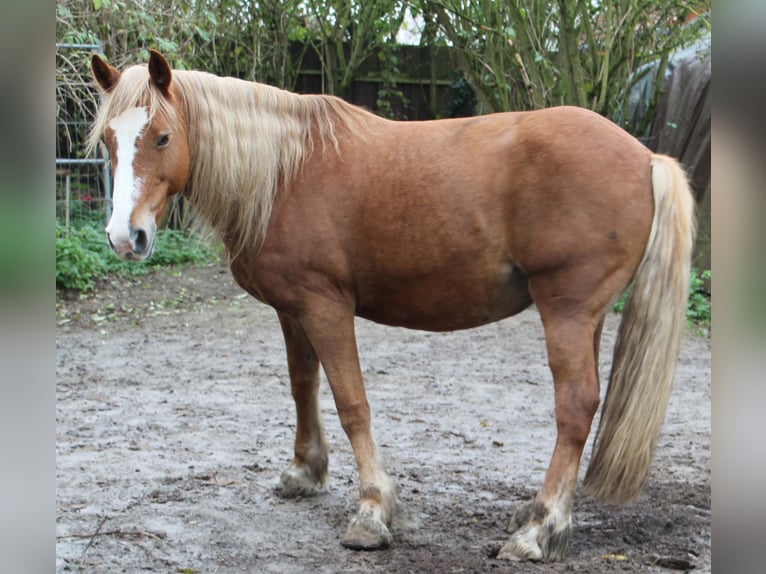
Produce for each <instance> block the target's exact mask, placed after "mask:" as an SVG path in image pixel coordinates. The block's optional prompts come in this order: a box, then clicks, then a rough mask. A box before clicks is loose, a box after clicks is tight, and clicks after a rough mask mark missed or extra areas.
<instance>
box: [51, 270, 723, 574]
mask: <svg viewBox="0 0 766 574" xmlns="http://www.w3.org/2000/svg"><path fill="white" fill-rule="evenodd" d="M618 320H619V316H617V315H614V316H610V317H609V318H608V321H607V325H606V329H605V333H604V337H603V342H602V352H601V357H602V358H601V365H600V367H601V376H602V382H603V381H605V380H606V377H607V375H608V370H609V364H610V360H611V349H612V345H613V342H614V336H615V330H616V326H617V322H618ZM357 335H358V340H359V348H360V355H361V361H362V368H363V371H364V375H365V378H366V384H367V392H368V397H369V400H370V404H371V406H372V410H373V431H374V433H375V436H376V439H377V442H378V444H379V447H380V450H381V452H382V455H383V457H384V459H385V461H386V465H387V468H388V469H389V472H390V473H391V474H392V476H393V477H394V478H395V479H396V480H397V482H398V484H399V487H400V496H401V499H402V501H403V502H404V503H405V504H406V505H407V507H408V509H409V512H410V513H411V515H412V516H414V517H416V518H417V519H418V522H419V526H418V527H417V528H413V529H407V530H401V531H398V532H395V543H394V546H393V547H391V548H390V549H388V550H385V551H379V552H354V551H350V550H346V549H344V548H343V547H341V545H340V543H339V540H340V538H341V536H342V534H343V532H344V531H345V527H346V524H347V521H348V519H349V518H350V516H351V515H352V514H353V512H354V510H355V508H356V501H357V482H356V470H355V465H354V460H353V456H352V453H351V449H350V447H349V445H348V441H347V440H346V437H345V435H344V434H343V432H342V430H341V428H340V424H339V422H338V419H337V416H336V411H335V408H334V405H333V402H332V398H331V396H330V392H329V388H328V386H327V383H326V381H324V382H323V387H322V410H323V413H324V415H325V422H326V427H327V434H328V439H329V440H330V443H331V449H332V450H331V458H330V474H331V479H330V486H329V488H328V489H327V490H326V491H325V492H323V493H321V494H320V495H318V496H315V497H312V498H304V499H297V500H285V499H282V498H279V497H278V496H277V495H276V493H275V491H274V487H275V485H276V484H277V482H278V479H279V474H280V473H281V471H282V470H283V469H284V468H285V467H286V466H287V464H288V462H289V460H290V458H291V456H292V439H293V433H294V428H295V421H294V410H293V405H292V400H291V398H290V391H289V381H288V377H287V368H286V360H285V353H284V348H283V343H282V339H281V331H280V329H279V326H278V322H277V320H276V315H275V313H274V312H273V311H272V310H271V309H270V308H268V307H266V306H264V305H261V304H259V303H257V302H256V301H254V300H252V299H250V298H249V297H247V296H245V295H244V293H243V292H242V291H241V290H240V289H239V288H238V287H237V286H236V285H235V284H234V283H233V281H232V279H231V276H230V275H229V273H228V271H227V270H226V268H225V267H223V266H210V267H203V268H199V267H188V268H179V269H174V270H163V271H159V272H155V273H153V274H151V275H149V276H146V277H142V278H140V279H130V280H113V281H111V282H109V283H108V284H106V285H104V286H102V288H100V289H99V290H98V292H97V293H96V294H95V295H92V296H90V297H88V298H80V297H77V296H69V297H60V299H59V303H58V304H57V328H56V349H57V352H56V361H57V372H56V374H57V407H56V420H57V442H56V457H57V459H56V462H57V520H56V570H57V572H69V571H86V572H109V573H113V572H144V571H152V572H180V573H194V572H221V573H224V572H278V573H294V572H312V573H313V572H327V573H334V572H392V573H399V572H405V573H406V572H439V573H441V572H445V573H446V572H549V571H579V572H615V571H639V572H668V571H671V570H691V569H693V570H694V571H695V572H709V571H710V522H711V517H710V467H711V460H710V458H711V457H710V355H711V352H710V340H709V338H706V337H704V336H700V335H699V334H695V333H692V332H689V333H688V336H687V338H686V340H685V343H684V346H683V351H682V356H681V360H680V365H679V371H678V376H677V381H676V386H675V389H674V392H673V396H672V398H671V403H670V407H669V411H668V415H667V419H666V423H665V427H664V430H663V434H662V436H661V438H660V443H659V447H658V450H657V455H656V458H655V462H654V466H653V470H652V473H651V475H650V479H649V481H648V484H647V487H646V489H645V491H644V494H643V495H642V497H641V498H640V499H639V501H638V502H637V503H635V504H634V505H632V506H630V507H628V508H617V507H611V506H605V505H601V504H598V503H596V502H594V501H593V500H590V499H588V498H586V497H583V496H578V498H577V500H576V503H575V516H574V531H573V536H572V541H571V545H570V549H569V557H568V559H567V561H566V562H563V563H558V564H537V563H529V562H527V563H510V562H504V561H498V560H495V559H494V555H495V554H496V552H497V550H498V549H499V548H500V546H501V545H502V543H503V542H504V541H505V539H506V532H505V529H506V526H507V524H508V521H509V519H510V516H511V514H512V513H513V509H514V508H515V507H516V506H517V505H519V504H520V503H521V502H523V501H525V500H528V499H529V498H531V497H532V496H533V495H534V492H535V489H536V488H537V487H539V485H540V484H541V482H542V479H543V476H544V472H545V469H546V467H547V463H548V459H549V457H550V453H551V451H552V448H553V443H554V439H555V421H554V413H553V385H552V382H551V377H550V373H549V371H548V368H547V364H546V356H545V349H544V341H543V334H542V328H541V325H540V321H539V317H538V315H537V312H536V311H535V310H533V309H532V310H528V311H525V312H524V313H522V314H520V315H518V316H516V317H511V318H509V319H506V320H504V321H501V322H499V323H495V324H492V325H489V326H486V327H483V328H480V329H475V330H470V331H462V332H455V333H447V334H433V333H423V332H417V331H408V330H404V329H394V328H391V327H383V326H380V325H375V324H372V323H369V322H366V321H362V320H360V321H359V322H358V324H357ZM603 386H605V385H603V384H602V387H603ZM602 390H603V389H602ZM594 428H595V426H594ZM589 453H590V444H589V445H588V446H587V448H586V455H585V457H584V459H585V462H587V459H588V457H589Z"/></svg>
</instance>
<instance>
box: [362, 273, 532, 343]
mask: <svg viewBox="0 0 766 574" xmlns="http://www.w3.org/2000/svg"><path fill="white" fill-rule="evenodd" d="M531 302H532V300H531V297H530V295H529V290H528V285H527V277H526V276H525V275H524V274H523V273H522V272H521V271H520V270H519V269H518V268H517V267H515V266H513V265H511V264H510V263H505V264H502V265H498V266H497V267H495V268H492V269H466V268H462V269H458V268H452V269H446V270H441V272H434V273H430V274H427V275H420V276H413V277H397V278H389V277H386V276H385V275H378V280H377V281H374V282H372V283H364V282H362V283H360V284H357V308H356V314H357V315H358V316H360V317H363V318H365V319H369V320H371V321H375V322H376V323H383V324H386V325H393V326H398V327H407V328H410V329H420V330H424V331H454V330H458V329H469V328H472V327H478V326H480V325H484V324H487V323H492V322H494V321H499V320H500V319H504V318H505V317H509V316H511V315H514V314H516V313H518V312H520V311H523V310H524V309H526V308H527V307H528V306H529V305H530V304H531Z"/></svg>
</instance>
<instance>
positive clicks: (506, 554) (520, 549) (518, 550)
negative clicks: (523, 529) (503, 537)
mask: <svg viewBox="0 0 766 574" xmlns="http://www.w3.org/2000/svg"><path fill="white" fill-rule="evenodd" d="M497 559H498V560H514V561H517V560H542V559H543V551H542V550H541V549H540V546H539V545H538V544H537V543H536V542H530V541H529V540H526V539H524V538H523V537H522V536H515V535H514V536H511V538H510V540H508V542H506V543H505V545H503V547H502V548H501V549H500V552H498V553H497Z"/></svg>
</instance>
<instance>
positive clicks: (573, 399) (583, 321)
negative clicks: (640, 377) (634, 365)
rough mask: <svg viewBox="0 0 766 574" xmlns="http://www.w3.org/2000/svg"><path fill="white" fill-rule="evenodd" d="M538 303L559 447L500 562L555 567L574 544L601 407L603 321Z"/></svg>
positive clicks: (518, 514) (513, 521)
mask: <svg viewBox="0 0 766 574" xmlns="http://www.w3.org/2000/svg"><path fill="white" fill-rule="evenodd" d="M536 303H537V305H538V308H539V310H540V314H541V317H542V319H543V325H544V329H545V337H546V347H547V350H548V361H549V364H550V368H551V371H552V373H553V379H554V385H555V403H556V428H557V438H556V445H555V448H554V450H553V455H552V457H551V462H550V465H549V467H548V471H547V473H546V476H545V480H544V482H543V485H542V487H541V488H540V490H539V491H538V493H537V495H536V496H535V498H534V500H533V501H532V502H530V503H528V504H526V505H524V506H523V507H522V508H520V509H519V510H518V511H517V512H516V513H515V514H514V516H513V518H512V519H511V523H510V526H509V530H510V531H511V536H510V539H509V540H508V542H507V543H506V544H505V545H504V546H503V547H502V548H501V550H500V552H499V553H498V558H505V559H512V560H518V559H526V560H546V561H555V560H561V559H562V558H563V557H564V555H565V553H566V550H567V547H568V544H569V537H570V533H571V524H572V518H571V517H572V503H573V498H574V491H575V488H576V485H577V475H578V470H579V466H580V458H581V456H582V451H583V447H584V446H585V442H586V440H587V437H588V433H589V432H590V427H591V423H592V420H593V415H594V414H595V412H596V409H597V408H598V404H599V383H598V370H597V367H598V365H597V359H596V357H597V350H598V346H599V340H600V335H601V326H602V320H601V319H600V318H598V317H596V318H594V317H592V316H591V315H590V314H588V313H579V314H577V313H575V314H572V313H570V312H562V309H560V308H558V307H559V305H560V302H556V303H555V304H554V302H553V301H551V302H550V304H549V303H548V302H546V301H540V300H537V301H536ZM568 311H570V310H568Z"/></svg>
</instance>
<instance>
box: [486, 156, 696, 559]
mask: <svg viewBox="0 0 766 574" xmlns="http://www.w3.org/2000/svg"><path fill="white" fill-rule="evenodd" d="M652 166H653V172H652V173H653V176H652V187H653V195H654V205H655V209H654V214H653V217H652V226H651V231H650V233H649V239H648V242H647V244H646V247H645V250H644V255H643V258H642V260H641V263H640V265H639V266H638V269H637V271H636V273H635V276H634V285H633V291H632V295H631V297H630V299H629V301H628V304H627V306H626V309H625V312H624V316H623V320H622V323H621V326H620V333H619V335H618V342H617V344H616V347H615V357H614V365H613V368H612V375H611V379H610V383H609V389H608V392H607V397H606V401H605V404H604V411H603V414H602V418H601V423H600V428H599V431H598V434H597V442H596V445H597V446H596V447H595V453H594V455H593V457H592V460H591V463H590V467H589V469H588V474H587V477H586V482H585V488H586V491H587V492H590V493H593V494H595V495H596V496H597V497H598V498H601V499H607V500H614V501H617V502H626V501H628V500H630V499H631V498H634V497H635V496H637V495H638V493H639V491H640V488H641V484H642V483H643V481H644V479H645V477H646V474H647V472H648V467H649V463H650V461H651V456H652V453H653V450H654V446H655V445H656V440H657V435H658V433H659V430H660V427H661V425H662V422H663V418H664V413H665V407H666V405H667V400H668V395H669V392H670V385H671V383H672V379H673V373H674V370H675V361H676V359H677V356H678V350H679V346H680V339H681V336H682V334H683V330H684V327H685V315H684V311H685V308H686V298H687V295H688V282H689V267H690V260H691V249H692V235H693V227H694V225H693V214H692V212H693V201H692V197H691V194H690V191H689V188H688V185H687V183H686V180H685V177H684V175H683V172H682V171H681V169H680V167H679V166H678V164H677V163H676V162H675V161H673V160H671V159H669V158H665V157H662V156H654V157H653V159H652ZM599 265H600V264H599V261H598V260H597V259H594V260H591V261H590V262H589V263H585V264H583V265H581V266H580V267H579V268H576V267H570V268H567V267H565V268H562V269H559V270H557V271H555V272H554V273H552V274H547V275H540V276H537V277H533V278H532V279H531V280H530V292H531V293H532V297H533V299H534V301H535V303H536V304H537V306H538V309H539V311H540V315H541V318H542V321H543V325H544V328H545V337H546V347H547V351H548V360H549V363H550V368H551V371H552V373H553V377H554V383H555V401H556V424H557V439H556V446H555V448H554V452H553V456H552V458H551V462H550V465H549V468H548V472H547V473H546V476H545V481H544V483H543V486H542V487H541V488H540V491H539V492H538V493H537V495H536V497H535V499H534V501H533V502H532V503H531V504H529V505H528V506H527V507H525V508H523V509H521V511H520V512H518V513H517V514H516V516H514V519H513V520H512V523H511V529H512V530H513V534H512V536H511V538H510V540H509V541H508V543H507V544H506V545H505V546H504V547H503V549H502V550H501V553H500V555H499V556H500V557H509V558H512V557H520V558H532V559H545V560H557V559H560V558H561V557H562V556H563V554H564V552H565V549H566V546H567V540H568V535H569V530H570V523H571V508H572V499H573V495H574V490H575V487H576V484H577V474H578V469H579V463H580V457H581V455H582V450H583V446H584V444H585V441H586V439H587V436H588V433H589V430H590V426H591V422H592V418H593V415H594V414H595V411H596V408H597V406H598V402H599V388H598V372H597V366H598V360H597V357H598V343H599V338H600V332H601V323H600V319H601V317H602V316H603V313H604V312H606V310H607V309H608V307H609V305H610V304H611V301H612V297H613V296H614V295H615V294H616V293H618V292H619V289H620V288H621V287H620V285H619V283H620V282H621V281H627V277H625V276H624V273H621V274H617V275H615V274H611V275H608V274H607V272H606V269H605V266H603V265H601V266H599ZM583 266H587V269H586V268H584V267H583ZM625 271H627V272H628V273H629V272H630V270H628V269H623V272H625ZM599 272H600V274H599ZM620 277H622V278H620ZM583 285H591V286H592V292H589V291H584V292H585V293H588V295H587V296H586V299H587V300H582V299H580V298H578V297H571V296H570V294H569V292H568V290H571V289H577V287H574V286H579V287H580V288H582V286H583ZM623 285H624V283H623ZM582 293H583V291H582V290H581V291H580V294H582Z"/></svg>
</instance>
